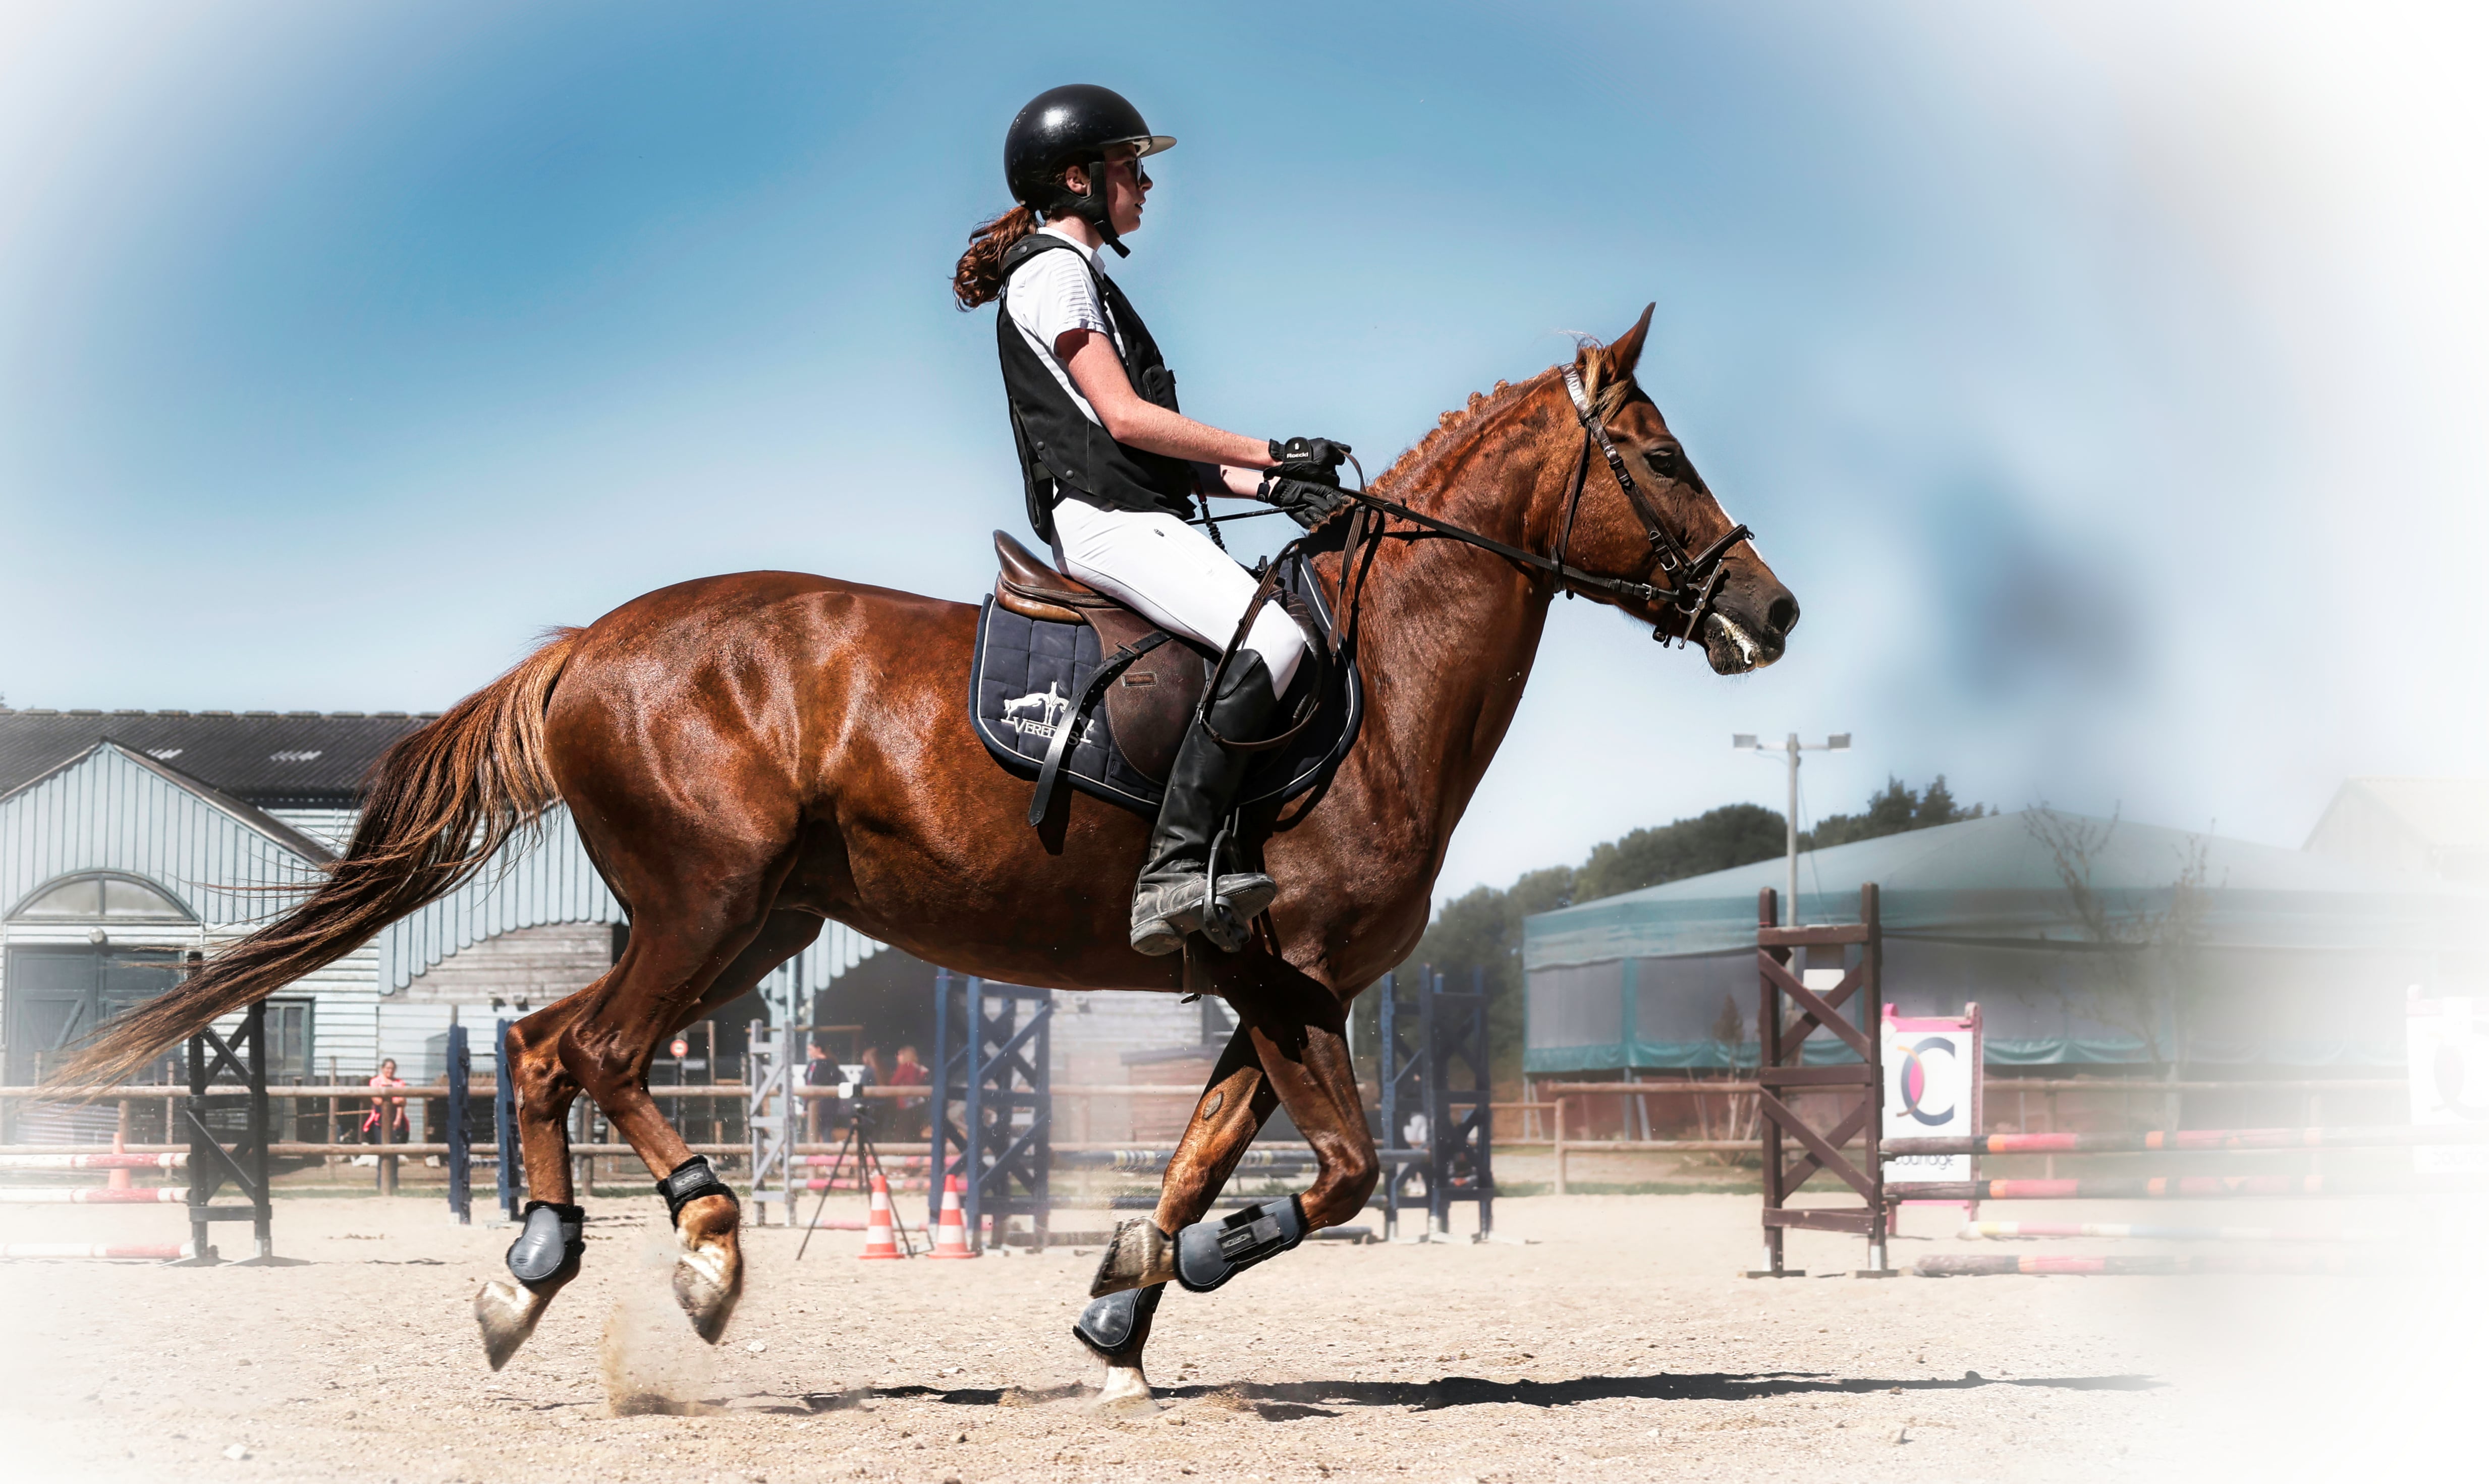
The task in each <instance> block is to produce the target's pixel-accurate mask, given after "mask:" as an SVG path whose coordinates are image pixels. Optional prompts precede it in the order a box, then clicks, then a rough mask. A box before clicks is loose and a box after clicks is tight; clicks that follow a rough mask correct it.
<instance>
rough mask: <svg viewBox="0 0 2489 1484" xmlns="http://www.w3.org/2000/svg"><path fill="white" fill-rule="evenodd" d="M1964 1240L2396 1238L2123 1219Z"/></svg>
mask: <svg viewBox="0 0 2489 1484" xmlns="http://www.w3.org/2000/svg"><path fill="white" fill-rule="evenodd" d="M1956 1235H1957V1236H1958V1237H1959V1238H1960V1240H1962V1241H1978V1240H1980V1239H1983V1238H1987V1239H2013V1238H2032V1237H2093V1238H2105V1239H2112V1240H2117V1241H2401V1240H2402V1238H2401V1237H2400V1236H2398V1235H2397V1234H2395V1233H2392V1232H2293V1231H2286V1230H2283V1229H2282V1228H2279V1227H2272V1226H2141V1225H2136V1224H2134V1223H2131V1222H2124V1221H1973V1222H1971V1223H1970V1224H1969V1225H1967V1226H1965V1227H1963V1228H1962V1229H1961V1230H1960V1232H1959V1233H1957V1234H1956Z"/></svg>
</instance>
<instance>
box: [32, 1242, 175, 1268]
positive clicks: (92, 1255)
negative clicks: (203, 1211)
mask: <svg viewBox="0 0 2489 1484" xmlns="http://www.w3.org/2000/svg"><path fill="white" fill-rule="evenodd" d="M198 1255H199V1249H198V1248H196V1247H194V1246H192V1245H190V1244H189V1243H188V1242H183V1243H181V1244H180V1245H178V1246H174V1245H163V1246H129V1245H118V1246H116V1245H102V1244H91V1243H88V1242H83V1241H12V1242H0V1259H10V1260H14V1259H18V1258H61V1257H72V1258H89V1259H96V1260H100V1261H107V1262H146V1263H178V1262H180V1261H181V1260H182V1259H184V1258H186V1257H196V1256H198Z"/></svg>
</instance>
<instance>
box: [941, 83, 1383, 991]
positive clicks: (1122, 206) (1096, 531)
mask: <svg viewBox="0 0 2489 1484" xmlns="http://www.w3.org/2000/svg"><path fill="white" fill-rule="evenodd" d="M1174 143H1175V141H1174V140H1173V139H1170V138H1167V137H1166V136H1164V135H1161V134H1153V133H1151V132H1150V128H1149V126H1148V125H1147V124H1145V123H1143V122H1142V121H1141V115H1140V113H1139V111H1138V110H1137V109H1135V108H1133V106H1132V105H1131V104H1130V103H1129V102H1127V101H1125V100H1124V99H1123V98H1122V96H1120V95H1118V94H1116V93H1113V92H1110V91H1108V90H1107V89H1105V88H1100V87H1091V86H1086V85H1079V84H1075V85H1073V86H1070V87H1062V88H1055V89H1052V90H1050V91H1048V92H1044V93H1041V94H1039V95H1038V96H1037V97H1036V98H1035V99H1034V100H1031V101H1030V102H1029V104H1028V106H1027V107H1025V108H1022V109H1021V110H1020V111H1019V116H1018V117H1016V118H1015V119H1014V120H1012V126H1011V130H1010V132H1009V134H1008V135H1007V136H1006V137H1005V139H1004V142H1003V174H1004V178H1005V179H1006V180H1007V181H1008V182H1009V184H1010V185H1011V192H1012V195H1013V197H1014V198H1015V199H1016V200H1017V201H1018V202H1019V205H1018V206H1017V207H1016V208H1014V209H1013V210H1011V211H1010V212H1007V213H1005V214H1002V215H1000V216H997V217H995V218H994V219H993V220H991V221H988V222H987V223H985V224H984V225H982V226H980V227H978V228H977V229H976V231H975V232H974V233H972V234H970V236H969V239H968V250H967V252H966V253H965V254H963V255H962V256H961V257H960V259H959V265H958V271H956V273H955V274H954V276H953V280H952V292H953V293H954V294H955V295H956V296H957V297H958V301H959V307H960V308H962V309H973V308H975V307H977V306H978V305H980V304H983V303H986V302H987V301H988V300H997V299H998V300H1001V301H1002V312H1001V314H1000V316H999V317H998V320H997V323H996V327H995V328H996V338H997V341H998V343H999V345H1000V348H1001V353H1002V367H1003V387H1004V389H1005V391H1006V392H1007V393H1008V394H1009V397H1010V403H1011V414H1012V435H1013V438H1014V441H1015V442H1016V444H1017V446H1018V450H1019V460H1020V472H1021V476H1022V478H1023V480H1024V481H1025V483H1026V486H1027V492H1028V512H1029V521H1030V524H1032V525H1033V526H1035V527H1036V528H1037V533H1038V535H1040V536H1041V537H1043V538H1044V539H1045V540H1046V541H1048V542H1049V543H1051V545H1052V547H1053V552H1054V563H1055V565H1056V566H1057V567H1059V568H1061V569H1062V570H1063V571H1064V572H1065V573H1066V574H1068V575H1070V576H1072V577H1074V578H1077V579H1078V580H1080V581H1081V582H1084V583H1086V584H1088V585H1090V586H1092V587H1095V588H1097V589H1098V590H1100V591H1101V592H1104V593H1106V594H1108V595H1109V596H1111V597H1113V598H1115V599H1117V600H1118V601H1120V602H1122V603H1124V604H1126V605H1128V606H1129V607H1130V608H1132V609H1133V610H1135V611H1136V612H1138V613H1140V614H1142V615H1143V616H1145V617H1147V618H1148V619H1149V620H1150V621H1151V622H1153V623H1156V624H1158V625H1159V626H1160V627H1162V628H1164V629H1166V630H1168V631H1169V632H1171V633H1175V634H1180V635H1183V636H1185V637H1186V638H1188V639H1191V640H1194V641H1196V642H1200V643H1202V644H1205V645H1207V646H1209V647H1210V648H1212V649H1214V650H1217V649H1223V648H1225V647H1226V645H1227V642H1228V641H1229V640H1230V639H1231V638H1232V637H1233V636H1234V635H1235V632H1236V625H1237V622H1238V620H1239V619H1241V618H1242V617H1244V614H1245V606H1246V605H1247V604H1248V603H1249V602H1250V601H1251V599H1252V595H1253V588H1254V581H1253V578H1252V576H1251V575H1250V574H1248V573H1247V572H1246V571H1245V569H1244V568H1243V567H1241V566H1238V565H1237V564H1236V562H1235V561H1234V560H1232V559H1231V558H1230V557H1228V556H1227V554H1226V553H1225V552H1224V551H1222V550H1220V549H1219V548H1218V546H1217V545H1216V544H1215V543H1214V542H1212V541H1211V540H1210V538H1209V537H1207V536H1205V535H1204V534H1202V532H1201V530H1199V529H1196V528H1194V527H1193V526H1191V525H1189V524H1187V520H1188V517H1190V515H1191V514H1192V510H1193V500H1194V499H1195V498H1196V497H1207V496H1211V495H1221V496H1226V495H1233V496H1242V497H1245V498H1248V499H1264V500H1267V501H1269V502H1270V503H1272V504H1274V505H1277V506H1279V507H1280V508H1282V509H1284V510H1286V511H1288V513H1289V514H1291V515H1292V516H1294V517H1296V519H1297V520H1299V521H1300V522H1302V523H1303V524H1304V525H1306V526H1308V527H1310V526H1313V525H1316V524H1319V523H1320V521H1321V520H1322V519H1323V518H1324V517H1325V516H1327V515H1329V514H1330V511H1331V510H1333V509H1335V508H1336V507H1337V505H1338V503H1339V501H1340V497H1339V496H1338V495H1337V494H1336V493H1335V492H1334V491H1335V487H1336V485H1337V483H1338V473H1337V471H1338V468H1339V464H1340V461H1341V460H1342V459H1343V458H1345V457H1346V456H1347V453H1348V449H1347V446H1346V445H1345V444H1340V443H1334V442H1330V441H1328V440H1323V439H1292V440H1290V441H1288V442H1285V443H1281V442H1275V441H1272V442H1265V441H1263V440H1260V439H1253V438H1245V437H1244V436H1242V435H1240V434H1235V433H1228V432H1222V431H1221V430H1219V429H1217V428H1214V427H1211V426H1210V425H1208V424H1207V423H1201V422H1195V421H1194V420H1192V419H1191V418H1189V417H1187V416H1185V415H1184V414H1182V413H1180V412H1178V411H1177V410H1176V398H1175V377H1174V376H1173V375H1172V374H1171V373H1170V372H1168V370H1167V369H1166V363H1165V361H1164V360H1162V359H1161V358H1160V357H1159V350H1158V344H1157V342H1156V341H1154V340H1152V339H1151V338H1150V332H1149V328H1148V327H1147V326H1145V325H1143V324H1142V323H1141V317H1140V316H1139V315H1138V314H1137V313H1135V312H1134V311H1133V309H1132V305H1131V301H1130V300H1128V299H1126V298H1125V297H1124V294H1123V291H1122V290H1121V289H1119V288H1117V287H1116V286H1115V284H1114V283H1113V282H1112V281H1111V280H1109V279H1108V278H1107V277H1106V275H1105V273H1104V272H1103V271H1101V269H1100V266H1099V262H1098V255H1099V249H1100V248H1101V247H1112V248H1113V249H1114V250H1115V251H1116V252H1117V253H1118V254H1121V255H1129V254H1130V249H1129V248H1127V247H1126V246H1125V245H1124V243H1123V239H1124V238H1125V237H1126V236H1128V235H1130V234H1131V233H1133V232H1135V231H1138V230H1139V229H1140V225H1141V214H1142V211H1143V208H1144V206H1145V204H1146V202H1147V201H1148V199H1149V192H1150V185H1151V181H1150V177H1149V173H1148V172H1147V171H1146V170H1144V169H1143V168H1142V167H1141V158H1142V157H1143V156H1147V155H1155V154H1157V153H1158V152H1159V151H1160V150H1164V149H1166V148H1168V147H1169V146H1171V145H1173V144H1174ZM1041 221H1042V222H1043V225H1041V224H1040V223H1041ZM1202 508H1203V512H1204V514H1205V515H1206V514H1207V512H1208V501H1207V499H1203V502H1202ZM1304 655H1305V642H1304V637H1303V635H1302V633H1301V632H1300V631H1299V630H1298V628H1297V626H1296V623H1295V622H1294V621H1293V620H1292V619H1290V618H1289V617H1288V616H1287V615H1286V614H1284V613H1283V612H1281V611H1280V609H1279V607H1278V605H1276V604H1268V605H1265V606H1264V607H1263V608H1262V610H1261V611H1260V612H1259V613H1257V614H1254V616H1253V627H1252V629H1251V630H1250V632H1248V633H1247V634H1246V635H1245V642H1244V643H1243V645H1241V646H1240V647H1239V649H1238V652H1237V656H1236V661H1235V663H1234V664H1232V665H1230V666H1229V667H1228V669H1227V673H1226V676H1225V678H1224V679H1223V680H1222V682H1221V683H1220V685H1219V687H1218V691H1217V694H1216V695H1214V696H1209V697H1205V698H1204V699H1203V707H1202V713H1203V714H1202V715H1201V716H1196V717H1195V718H1194V722H1193V726H1192V728H1191V729H1190V730H1189V731H1187V733H1186V736H1185V739H1184V744H1183V746H1182V747H1181V748H1180V749H1179V750H1178V752H1177V754H1176V759H1175V763H1174V766H1173V767H1172V768H1171V769H1170V770H1169V772H1168V775H1167V781H1166V799H1165V802H1164V803H1163V804H1162V805H1161V806H1160V807H1159V816H1158V823H1157V825H1156V827H1155V828H1154V829H1152V831H1151V832H1150V843H1149V852H1148V854H1147V856H1146V857H1145V858H1144V860H1143V864H1142V866H1141V873H1140V879H1139V880H1138V882H1136V883H1135V885H1134V887H1133V890H1132V947H1134V948H1135V949H1138V950H1139V951H1140V952H1142V953H1144V954H1171V953H1174V952H1175V951H1176V950H1177V949H1179V948H1181V947H1183V945H1184V939H1185V936H1186V934H1187V933H1192V932H1206V933H1207V934H1208V935H1210V936H1211V937H1212V939H1213V941H1214V942H1216V943H1217V944H1218V946H1219V947H1222V948H1226V949H1230V950H1233V949H1235V948H1237V947H1240V946H1242V940H1241V937H1239V936H1238V935H1237V930H1236V929H1237V926H1238V925H1241V924H1244V923H1246V922H1250V921H1251V920H1252V919H1253V918H1254V917H1255V916H1257V915H1259V914H1260V913H1261V911H1262V910H1263V909H1264V908H1265V907H1267V906H1269V905H1270V903H1271V900H1272V899H1273V897H1275V896H1276V895H1277V892H1278V888H1277V887H1276V885H1275V884H1274V883H1273V881H1272V880H1271V878H1270V877H1269V876H1267V875H1263V874H1261V873H1259V872H1237V873H1231V874H1222V875H1221V876H1219V878H1218V886H1217V895H1218V897H1219V898H1220V899H1223V901H1224V903H1225V905H1226V906H1227V908H1228V909H1229V910H1230V911H1231V912H1232V913H1233V917H1232V919H1229V920H1227V921H1224V922H1222V921H1220V920H1219V919H1218V918H1217V916H1216V914H1214V913H1213V912H1212V911H1211V910H1210V905H1211V903H1210V892H1209V890H1208V887H1207V883H1206V882H1205V880H1204V873H1205V870H1206V869H1207V865H1208V859H1209V855H1210V848H1211V843H1212V841H1213V840H1214V839H1215V837H1216V831H1217V828H1218V822H1219V820H1220V819H1221V818H1223V817H1224V816H1225V815H1226V813H1227V812H1228V810H1229V809H1230V808H1231V807H1232V806H1233V804H1234V802H1235V798H1236V792H1237V789H1238V787H1239V786H1240V785H1242V784H1243V782H1244V777H1245V766H1246V763H1247V762H1248V761H1249V756H1248V755H1246V754H1244V753H1241V752H1235V751H1231V750H1230V749H1228V748H1225V747H1222V746H1220V745H1219V744H1218V742H1217V741H1216V739H1215V738H1214V737H1213V736H1212V734H1211V731H1209V730H1205V729H1204V728H1203V726H1202V725H1201V724H1202V722H1203V720H1205V719H1206V720H1207V721H1208V722H1209V725H1210V727H1211V728H1215V729H1216V733H1217V735H1218V736H1224V737H1231V738H1238V739H1251V738H1253V737H1256V736H1258V735H1260V734H1261V731H1262V729H1263V726H1264V723H1265V722H1266V721H1267V720H1268V718H1269V716H1270V713H1271V711H1272V710H1273V707H1274V706H1275V705H1276V704H1277V700H1278V698H1279V697H1281V696H1283V695H1285V694H1286V693H1287V689H1288V683H1289V681H1291V680H1292V679H1294V678H1295V676H1296V672H1297V666H1298V664H1299V662H1300V661H1302V659H1303V658H1304Z"/></svg>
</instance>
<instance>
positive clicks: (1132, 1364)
mask: <svg viewBox="0 0 2489 1484" xmlns="http://www.w3.org/2000/svg"><path fill="white" fill-rule="evenodd" d="M1277 1105H1278V1098H1277V1096H1276V1095H1275V1094H1273V1092H1272V1091H1271V1086H1270V1082H1269V1080H1268V1079H1267V1078H1265V1077H1264V1076H1263V1075H1262V1066H1261V1060H1260V1057H1259V1055H1258V1053H1257V1052H1256V1051H1255V1050H1254V1046H1253V1040H1252V1038H1251V1036H1250V1035H1248V1034H1247V1033H1246V1032H1245V1031H1243V1030H1239V1031H1238V1032H1237V1033H1236V1034H1235V1035H1234V1036H1233V1037H1232V1038H1230V1039H1229V1041H1228V1042H1227V1049H1226V1051H1225V1052H1224V1053H1222V1054H1221V1055H1220V1056H1219V1058H1218V1065H1217V1066H1216V1068H1214V1069H1213V1070H1212V1071H1211V1073H1210V1081H1209V1083H1208V1085H1207V1086H1205V1087H1204V1088H1203V1089H1202V1092H1201V1100H1200V1101H1199V1102H1197V1103H1195V1104H1194V1106H1193V1111H1192V1121H1191V1122H1190V1123H1188V1124H1187V1125H1186V1126H1185V1130H1184V1137H1183V1139H1182V1140H1180V1141H1179V1142H1178V1143H1177V1145H1176V1148H1175V1152H1174V1154H1173V1155H1172V1156H1170V1157H1169V1158H1168V1160H1167V1168H1166V1175H1165V1177H1164V1179H1163V1180H1162V1181H1161V1183H1160V1184H1159V1205H1158V1210H1157V1211H1156V1212H1154V1213H1151V1215H1150V1216H1149V1217H1148V1218H1147V1219H1138V1218H1136V1219H1134V1220H1131V1221H1128V1222H1126V1223H1125V1224H1124V1227H1123V1229H1122V1230H1121V1231H1119V1232H1117V1233H1116V1235H1115V1241H1114V1242H1113V1243H1112V1244H1111V1245H1110V1246H1109V1247H1108V1248H1107V1250H1106V1255H1105V1257H1104V1258H1103V1259H1102V1260H1101V1262H1100V1263H1099V1265H1098V1276H1097V1279H1096V1280H1095V1281H1094V1282H1093V1283H1092V1285H1091V1287H1090V1294H1091V1296H1092V1298H1093V1299H1094V1300H1095V1301H1094V1302H1092V1303H1091V1304H1090V1305H1089V1307H1088V1308H1086V1309H1085V1310H1083V1311H1082V1312H1081V1315H1080V1320H1079V1323H1077V1324H1076V1325H1074V1326H1073V1330H1072V1332H1073V1335H1074V1336H1076V1337H1077V1338H1078V1339H1079V1341H1080V1343H1081V1344H1083V1345H1085V1346H1087V1347H1088V1348H1089V1353H1090V1354H1091V1355H1094V1356H1097V1357H1098V1358H1099V1359H1101V1360H1102V1361H1104V1362H1105V1363H1106V1380H1105V1384H1104V1386H1103V1388H1102V1389H1101V1393H1100V1395H1099V1398H1098V1402H1099V1405H1100V1406H1101V1407H1114V1406H1119V1405H1122V1404H1125V1403H1129V1402H1135V1401H1143V1400H1146V1399H1148V1397H1149V1395H1150V1383H1149V1377H1148V1376H1147V1375H1146V1374H1144V1372H1143V1370H1142V1367H1141V1354H1142V1352H1143V1350H1144V1349H1146V1348H1147V1347H1148V1345H1149V1340H1150V1324H1151V1321H1152V1319H1153V1317H1154V1316H1155V1315H1156V1314H1157V1312H1158V1305H1159V1299H1160V1297H1162V1296H1163V1295H1164V1294H1165V1293H1166V1287H1165V1285H1166V1282H1167V1280H1168V1279H1170V1278H1172V1277H1174V1276H1175V1268H1174V1249H1173V1246H1172V1244H1171V1243H1170V1242H1169V1241H1168V1234H1169V1233H1172V1232H1178V1231H1182V1230H1183V1229H1184V1228H1185V1227H1186V1226H1187V1225H1190V1224H1191V1223H1192V1222H1194V1221H1197V1220H1199V1219H1200V1218H1201V1216H1202V1214H1203V1213H1205V1212H1207V1211H1209V1210H1210V1203H1211V1202H1213V1201H1215V1200H1216V1199H1218V1192H1219V1191H1220V1190H1221V1189H1222V1188H1224V1187H1225V1185H1226V1184H1227V1177H1228V1176H1229V1174H1230V1173H1232V1172H1233V1171H1234V1170H1235V1168H1236V1161H1237V1160H1239V1159H1241V1158H1243V1157H1244V1155H1245V1148H1246V1146H1248V1145H1250V1144H1251V1143H1252V1142H1253V1136H1254V1135H1255V1134H1257V1133H1259V1132H1260V1131H1261V1129H1262V1124H1263V1121H1264V1120H1266V1119H1268V1118H1269V1117H1270V1116H1271V1110H1272V1109H1273V1107H1275V1106H1277Z"/></svg>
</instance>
